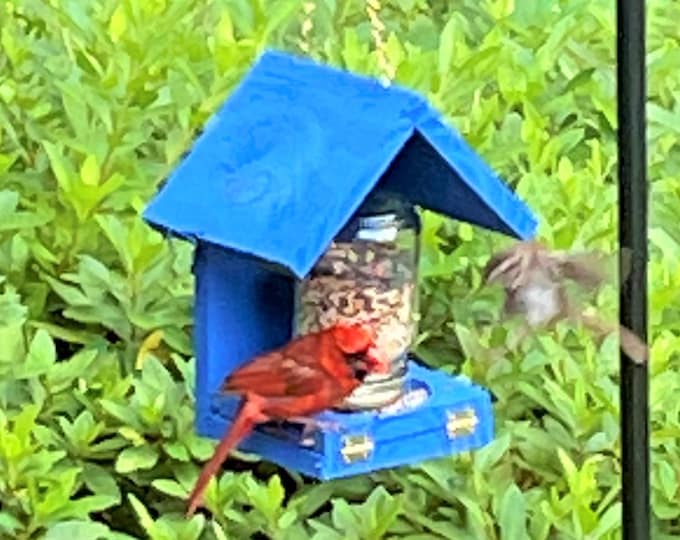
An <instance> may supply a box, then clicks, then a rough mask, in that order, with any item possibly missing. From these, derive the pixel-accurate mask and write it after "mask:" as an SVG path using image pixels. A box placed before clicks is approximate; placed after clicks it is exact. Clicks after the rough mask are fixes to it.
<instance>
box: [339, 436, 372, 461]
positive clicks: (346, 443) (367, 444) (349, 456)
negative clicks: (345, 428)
mask: <svg viewBox="0 0 680 540" xmlns="http://www.w3.org/2000/svg"><path fill="white" fill-rule="evenodd" d="M374 448H375V445H374V444H373V440H372V439H371V438H370V437H369V436H368V435H346V436H345V437H343V438H342V450H341V451H340V452H341V453H342V458H343V459H344V460H345V463H354V462H355V461H359V460H362V459H367V458H368V456H370V455H371V452H373V449H374Z"/></svg>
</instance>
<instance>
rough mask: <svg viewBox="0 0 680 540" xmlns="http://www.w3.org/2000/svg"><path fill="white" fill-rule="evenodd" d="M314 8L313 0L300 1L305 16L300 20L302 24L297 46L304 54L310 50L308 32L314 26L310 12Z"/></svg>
mask: <svg viewBox="0 0 680 540" xmlns="http://www.w3.org/2000/svg"><path fill="white" fill-rule="evenodd" d="M315 9H316V2H315V1H314V0H306V1H305V2H303V3H302V11H303V13H304V14H305V18H304V19H303V20H302V25H301V26H300V39H299V41H298V46H299V47H300V49H302V51H303V52H304V53H305V54H309V51H310V50H311V44H310V34H311V32H312V29H313V28H314V21H313V20H312V14H313V13H314V10H315Z"/></svg>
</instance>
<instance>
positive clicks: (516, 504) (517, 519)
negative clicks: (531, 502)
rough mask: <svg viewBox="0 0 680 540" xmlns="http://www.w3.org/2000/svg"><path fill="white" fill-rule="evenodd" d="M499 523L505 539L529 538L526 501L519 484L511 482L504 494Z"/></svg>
mask: <svg viewBox="0 0 680 540" xmlns="http://www.w3.org/2000/svg"><path fill="white" fill-rule="evenodd" d="M498 525H499V527H500V528H501V534H502V538H503V540H523V539H525V538H527V529H526V501H525V500H524V495H523V494H522V492H521V491H520V489H519V487H517V484H514V483H513V484H510V486H508V488H507V489H506V490H505V493H504V494H503V498H502V499H501V503H500V508H499V510H498Z"/></svg>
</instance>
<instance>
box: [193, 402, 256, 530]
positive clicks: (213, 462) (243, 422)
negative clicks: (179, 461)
mask: <svg viewBox="0 0 680 540" xmlns="http://www.w3.org/2000/svg"><path fill="white" fill-rule="evenodd" d="M260 416H261V413H260V409H259V406H258V405H257V403H255V402H253V401H251V400H249V399H248V398H246V399H245V401H244V402H243V405H241V408H240V410H239V412H238V414H237V415H236V419H235V420H234V423H233V424H232V425H231V427H230V428H229V431H227V433H225V435H224V437H222V440H221V441H220V443H219V444H218V445H217V448H215V453H214V454H213V455H212V457H211V458H210V461H208V463H206V464H205V465H204V466H203V470H202V471H201V474H200V476H199V477H198V480H197V481H196V485H195V486H194V490H193V491H192V492H191V495H190V496H189V500H188V503H187V511H186V517H191V516H192V515H193V514H194V512H195V511H196V509H197V508H198V507H199V506H200V505H201V503H202V500H203V492H204V491H205V488H206V487H207V486H208V482H209V481H210V479H211V478H212V477H213V476H214V475H215V474H216V473H217V471H218V470H219V468H220V467H221V466H222V463H224V461H225V460H226V459H227V456H228V455H229V452H231V451H232V450H233V449H234V448H235V447H236V446H237V445H238V443H239V442H241V440H242V439H244V438H245V437H246V436H248V435H249V434H250V432H251V431H252V429H253V426H254V425H255V423H256V422H258V421H259V420H260Z"/></svg>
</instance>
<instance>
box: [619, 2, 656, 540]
mask: <svg viewBox="0 0 680 540" xmlns="http://www.w3.org/2000/svg"><path fill="white" fill-rule="evenodd" d="M645 72H646V65H645V2H644V0H617V81H618V82H617V84H618V89H617V93H618V125H619V126H618V143H619V150H618V154H619V155H618V158H619V269H620V270H621V271H623V268H624V256H623V253H624V252H625V251H627V250H629V252H630V255H631V263H632V264H631V271H630V273H629V275H628V277H627V278H625V279H623V280H622V282H621V292H620V297H619V300H620V320H621V324H623V325H625V326H627V327H628V328H630V329H631V330H633V331H634V332H635V333H636V334H638V335H639V336H640V337H641V338H642V339H644V340H645V341H647V201H648V188H647V139H646V115H645V104H646V100H647V96H646V73H645ZM622 278H623V272H622ZM648 396H649V381H648V371H647V366H646V365H643V366H640V365H635V364H634V363H633V362H632V361H631V360H630V359H629V358H628V357H627V356H626V355H625V354H624V353H623V352H621V408H620V410H621V459H622V464H621V474H622V482H621V485H622V499H623V512H622V524H623V539H624V540H647V539H648V538H649V537H650V502H649V490H650V487H649V399H648Z"/></svg>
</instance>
